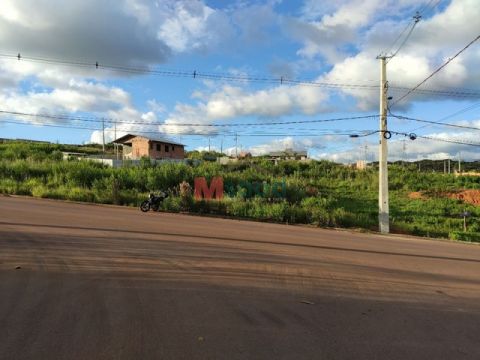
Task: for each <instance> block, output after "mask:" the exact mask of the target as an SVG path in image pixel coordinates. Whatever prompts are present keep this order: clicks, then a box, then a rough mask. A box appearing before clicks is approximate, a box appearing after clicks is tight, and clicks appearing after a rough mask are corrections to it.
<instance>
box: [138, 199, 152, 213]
mask: <svg viewBox="0 0 480 360" xmlns="http://www.w3.org/2000/svg"><path fill="white" fill-rule="evenodd" d="M140 210H142V211H143V212H147V211H148V210H150V203H149V202H148V200H145V201H144V202H142V204H141V205H140Z"/></svg>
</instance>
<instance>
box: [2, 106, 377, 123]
mask: <svg viewBox="0 0 480 360" xmlns="http://www.w3.org/2000/svg"><path fill="white" fill-rule="evenodd" d="M0 114H9V115H15V116H28V117H38V118H46V119H55V120H68V121H80V122H94V123H101V122H102V121H103V120H108V121H109V122H112V123H113V122H116V123H119V124H131V125H147V126H148V125H151V126H190V127H231V126H270V125H288V124H310V123H323V122H336V121H347V120H361V119H376V118H378V115H363V116H349V117H339V118H331V119H314V120H292V121H282V122H280V121H276V122H268V123H230V124H201V123H178V124H168V123H162V122H142V121H124V120H120V119H114V118H97V117H90V118H87V117H77V116H69V115H62V114H39V113H37V114H35V113H27V112H20V111H7V110H0Z"/></svg>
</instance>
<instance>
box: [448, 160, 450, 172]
mask: <svg viewBox="0 0 480 360" xmlns="http://www.w3.org/2000/svg"><path fill="white" fill-rule="evenodd" d="M448 173H449V174H450V159H448Z"/></svg>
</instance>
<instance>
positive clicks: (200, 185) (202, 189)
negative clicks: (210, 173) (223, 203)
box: [195, 176, 223, 200]
mask: <svg viewBox="0 0 480 360" xmlns="http://www.w3.org/2000/svg"><path fill="white" fill-rule="evenodd" d="M214 194H215V199H217V200H220V199H222V198H223V178H221V177H219V176H218V177H214V178H212V181H211V182H210V187H208V185H207V180H206V179H205V178H204V177H197V178H195V199H197V200H201V199H207V200H211V199H212V198H213V195H214Z"/></svg>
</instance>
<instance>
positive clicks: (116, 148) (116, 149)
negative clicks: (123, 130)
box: [113, 120, 118, 160]
mask: <svg viewBox="0 0 480 360" xmlns="http://www.w3.org/2000/svg"><path fill="white" fill-rule="evenodd" d="M114 139H115V140H117V120H115V132H114ZM113 146H115V157H116V159H117V160H118V144H116V143H113Z"/></svg>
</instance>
